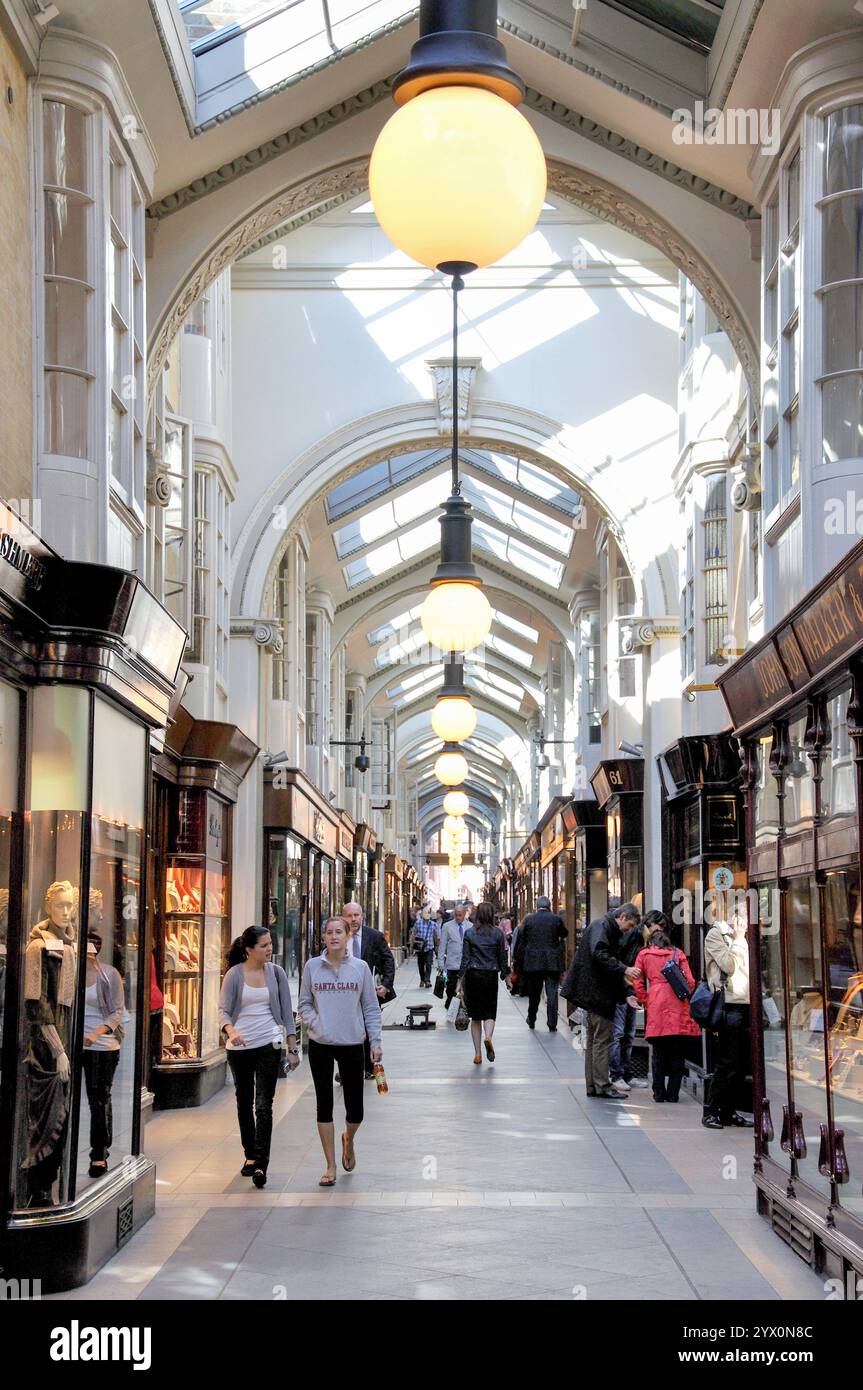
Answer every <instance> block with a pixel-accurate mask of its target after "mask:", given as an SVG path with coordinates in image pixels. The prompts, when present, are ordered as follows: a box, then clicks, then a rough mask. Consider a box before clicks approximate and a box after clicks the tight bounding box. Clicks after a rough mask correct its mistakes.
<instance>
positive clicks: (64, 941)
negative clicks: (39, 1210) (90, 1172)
mask: <svg viewBox="0 0 863 1390" xmlns="http://www.w3.org/2000/svg"><path fill="white" fill-rule="evenodd" d="M89 711H90V696H89V694H88V692H87V691H86V690H82V689H80V688H78V689H75V688H73V687H71V686H41V687H38V688H37V689H35V690H34V691H33V693H32V696H31V729H30V737H31V747H32V765H31V774H30V787H29V792H28V803H29V810H30V815H29V847H28V848H29V856H28V863H29V865H30V875H29V896H28V901H29V903H30V905H31V921H32V919H33V918H34V917H35V918H37V920H36V921H35V922H34V923H33V925H32V927H31V929H30V931H29V933H28V934H27V938H26V945H25V947H24V959H23V962H22V972H21V973H22V1009H21V1015H20V1017H21V1022H20V1032H19V1051H18V1056H19V1070H18V1096H19V1098H20V1099H19V1104H18V1106H17V1108H16V1126H17V1128H16V1141H15V1152H16V1162H15V1176H14V1182H15V1205H16V1206H17V1207H28V1208H33V1207H50V1206H55V1205H57V1204H59V1203H63V1202H66V1201H67V1200H68V1199H69V1197H70V1195H71V1177H72V1174H71V1163H70V1119H71V1108H72V1094H73V1069H72V1067H73V1055H72V1045H73V1040H74V1037H75V1005H76V997H77V985H78V961H79V955H78V946H79V943H78V933H77V931H76V916H77V910H78V895H79V891H80V884H81V872H82V865H81V835H82V823H83V814H84V808H85V807H86V804H87V777H88V745H89Z"/></svg>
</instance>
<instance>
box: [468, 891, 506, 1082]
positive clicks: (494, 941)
mask: <svg viewBox="0 0 863 1390" xmlns="http://www.w3.org/2000/svg"><path fill="white" fill-rule="evenodd" d="M508 973H509V966H508V965H507V959H506V940H505V938H504V934H503V932H502V931H501V929H500V927H496V926H495V924H494V909H493V907H492V905H491V903H480V905H479V907H478V908H477V909H476V912H475V913H474V917H473V926H471V927H468V929H467V931H466V932H465V934H464V942H463V944H462V953H461V977H460V980H459V990H460V992H461V994H462V998H463V1000H464V1005H465V1008H466V1009H467V1011H468V1013H469V1014H470V1035H471V1038H472V1039H473V1050H474V1059H473V1060H474V1065H475V1066H477V1067H478V1066H480V1065H481V1064H482V1053H481V1052H480V1040H481V1039H482V1040H483V1041H484V1042H485V1052H486V1056H487V1057H488V1060H489V1061H490V1062H493V1061H494V1045H493V1043H492V1040H491V1039H492V1034H493V1033H494V1021H495V1019H496V1018H497V981H498V976H500V978H501V979H502V980H505V979H506V978H507V975H508ZM483 1035H485V1036H484V1038H483Z"/></svg>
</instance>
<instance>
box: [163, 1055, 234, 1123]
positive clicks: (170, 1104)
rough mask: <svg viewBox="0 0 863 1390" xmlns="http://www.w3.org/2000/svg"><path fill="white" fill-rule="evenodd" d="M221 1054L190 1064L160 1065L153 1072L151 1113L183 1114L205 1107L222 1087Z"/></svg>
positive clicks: (224, 1066)
mask: <svg viewBox="0 0 863 1390" xmlns="http://www.w3.org/2000/svg"><path fill="white" fill-rule="evenodd" d="M227 1068H228V1059H227V1057H226V1056H225V1054H224V1052H216V1053H214V1054H213V1056H212V1057H205V1058H203V1060H202V1061H194V1062H164V1063H162V1064H160V1065H159V1066H156V1067H154V1068H153V1088H154V1097H155V1098H154V1100H153V1109H154V1110H186V1109H188V1108H189V1107H190V1106H193V1105H206V1103H207V1101H208V1100H212V1098H213V1096H215V1095H217V1094H218V1093H219V1091H221V1090H222V1087H223V1086H224V1084H225V1076H226V1073H227Z"/></svg>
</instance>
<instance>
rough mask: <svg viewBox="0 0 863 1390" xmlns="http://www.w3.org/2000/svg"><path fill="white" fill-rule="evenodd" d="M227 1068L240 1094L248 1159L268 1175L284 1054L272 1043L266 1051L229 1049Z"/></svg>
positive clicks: (244, 1143) (238, 1111)
mask: <svg viewBox="0 0 863 1390" xmlns="http://www.w3.org/2000/svg"><path fill="white" fill-rule="evenodd" d="M227 1051H228V1066H229V1067H230V1068H231V1075H232V1076H233V1078H234V1086H235V1087H236V1091H237V1118H238V1120H239V1122H240V1139H241V1140H242V1143H243V1153H244V1154H245V1155H246V1158H247V1159H254V1161H255V1163H256V1164H257V1165H258V1167H259V1168H263V1170H264V1172H265V1173H266V1171H267V1166H268V1164H269V1162H270V1142H271V1140H272V1137H273V1097H274V1096H275V1094H276V1082H277V1081H278V1079H279V1067H280V1066H281V1061H282V1053H281V1049H280V1048H278V1047H273V1045H272V1043H264V1045H263V1047H249V1048H242V1047H238V1048H236V1049H234V1048H230V1047H229V1048H228V1050H227Z"/></svg>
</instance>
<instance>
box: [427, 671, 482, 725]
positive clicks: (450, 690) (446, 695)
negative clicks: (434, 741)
mask: <svg viewBox="0 0 863 1390" xmlns="http://www.w3.org/2000/svg"><path fill="white" fill-rule="evenodd" d="M431 722H432V728H433V729H434V731H435V733H436V734H437V736H438V738H440V739H443V741H444V743H461V742H462V740H463V739H466V738H470V736H471V734H472V733H473V731H474V729H475V728H476V710H475V709H474V707H473V705H472V704H471V702H470V700H469V698H468V696H467V694H466V692H465V688H464V667H463V666H462V665H461V663H460V662H458V661H456V659H455V656H453V657H452V658H451V659H450V660H449V661H448V662H447V663H446V665H445V666H444V680H443V685H442V686H441V689H440V692H439V694H438V698H437V703H436V704H435V707H434V709H433V710H432V717H431Z"/></svg>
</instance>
